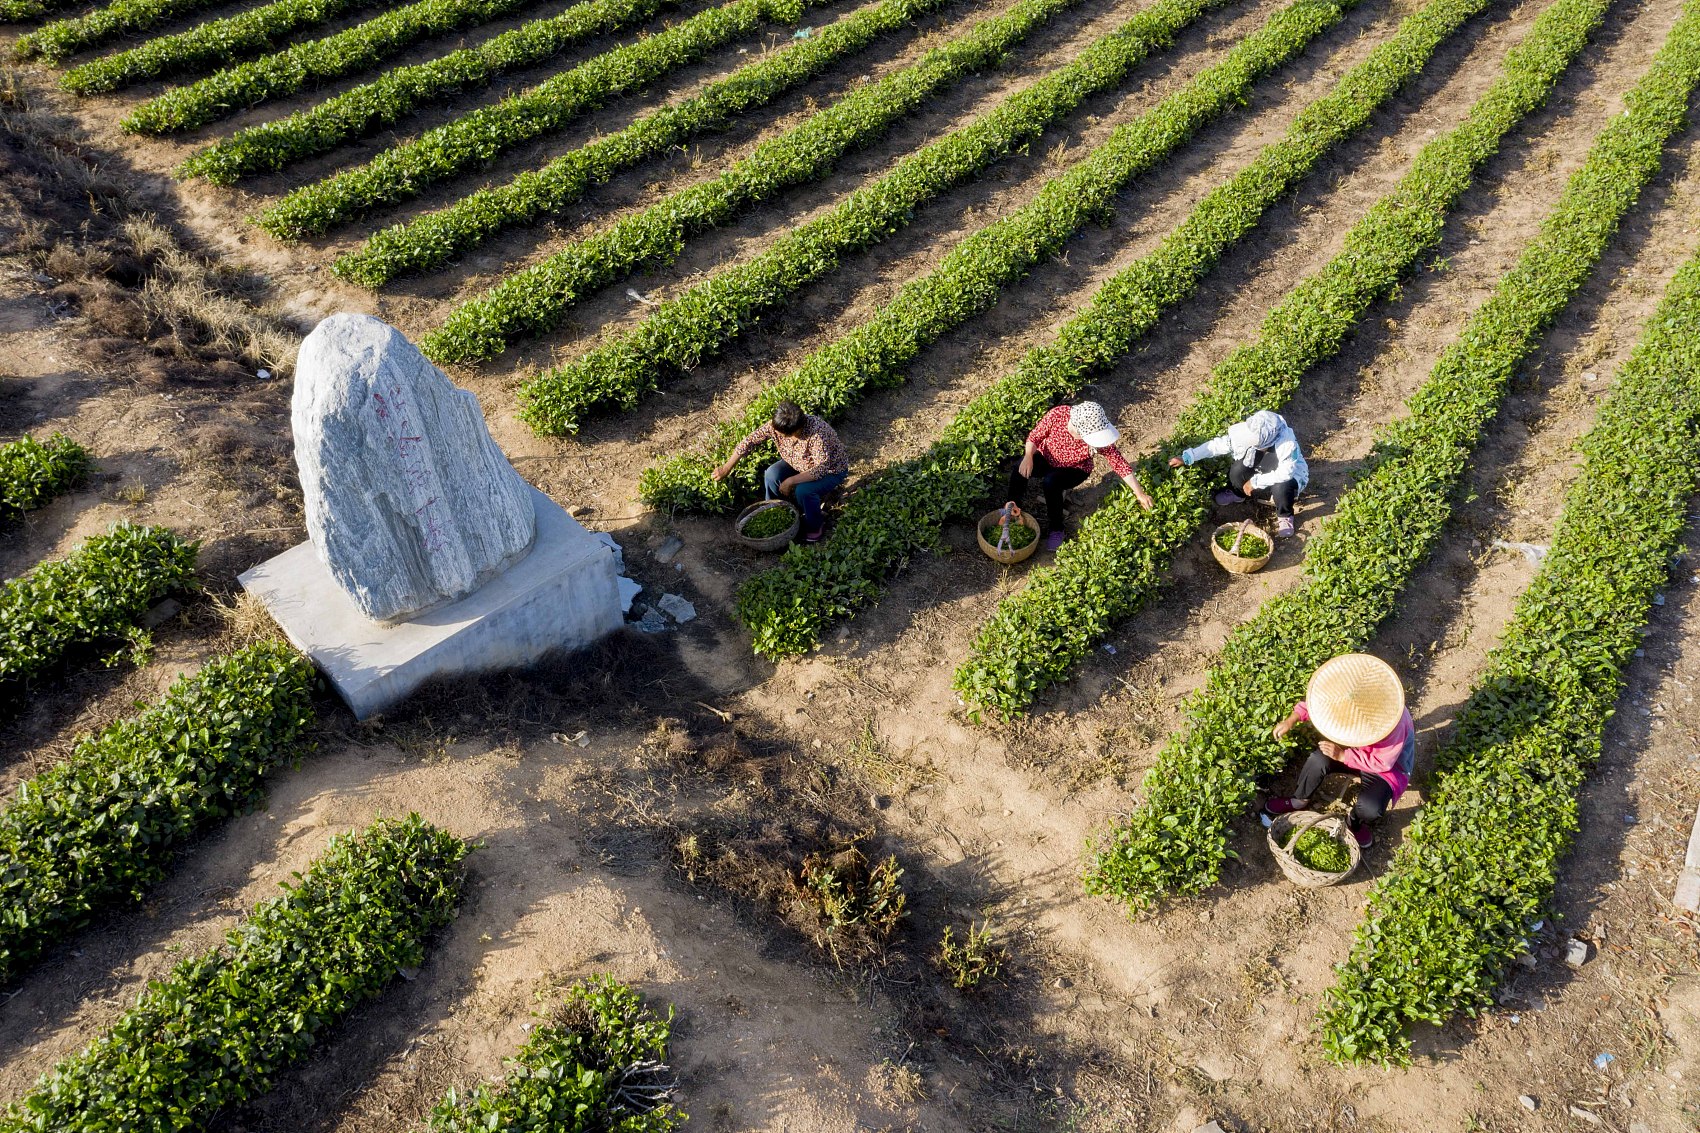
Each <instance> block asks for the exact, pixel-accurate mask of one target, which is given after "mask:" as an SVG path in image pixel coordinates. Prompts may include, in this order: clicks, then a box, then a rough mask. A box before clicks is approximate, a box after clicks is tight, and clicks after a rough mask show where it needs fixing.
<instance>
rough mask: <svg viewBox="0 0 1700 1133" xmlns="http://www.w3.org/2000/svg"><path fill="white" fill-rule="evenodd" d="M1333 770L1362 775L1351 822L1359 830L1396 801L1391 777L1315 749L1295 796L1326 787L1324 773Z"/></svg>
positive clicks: (1302, 773) (1311, 792)
mask: <svg viewBox="0 0 1700 1133" xmlns="http://www.w3.org/2000/svg"><path fill="white" fill-rule="evenodd" d="M1331 771H1343V772H1345V773H1346V774H1348V775H1351V774H1355V775H1357V777H1358V801H1357V802H1356V803H1354V804H1353V805H1352V817H1351V819H1350V820H1349V821H1348V822H1347V825H1349V826H1350V827H1351V828H1352V829H1353V830H1356V829H1357V828H1358V827H1360V826H1362V825H1364V824H1365V823H1366V822H1378V821H1380V819H1381V816H1382V815H1384V814H1386V813H1387V808H1388V807H1389V806H1391V805H1392V803H1393V788H1392V787H1390V786H1388V785H1387V780H1386V779H1383V778H1382V777H1381V776H1379V775H1377V774H1375V773H1373V772H1370V771H1359V770H1357V769H1356V768H1354V767H1347V766H1346V765H1345V764H1344V763H1341V762H1340V761H1339V760H1338V759H1329V758H1328V757H1327V756H1326V755H1323V754H1322V753H1321V752H1320V751H1313V752H1311V753H1310V758H1309V759H1307V760H1305V765H1304V767H1303V769H1301V770H1300V771H1299V781H1298V784H1297V785H1296V786H1294V787H1293V797H1294V798H1295V799H1308V798H1310V797H1311V796H1312V795H1314V794H1316V789H1317V788H1318V787H1320V786H1322V778H1323V776H1325V775H1327V774H1328V773H1329V772H1331Z"/></svg>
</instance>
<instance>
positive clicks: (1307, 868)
mask: <svg viewBox="0 0 1700 1133" xmlns="http://www.w3.org/2000/svg"><path fill="white" fill-rule="evenodd" d="M1265 836H1266V837H1267V839H1268V842H1269V852H1270V853H1272V854H1274V855H1275V861H1276V863H1277V864H1279V865H1280V867H1281V872H1282V873H1284V874H1286V875H1287V880H1288V881H1291V882H1292V883H1293V884H1294V885H1299V886H1303V887H1304V888H1306V889H1321V888H1323V887H1325V886H1329V885H1334V884H1337V883H1339V882H1341V881H1344V880H1345V879H1346V878H1347V877H1349V876H1350V875H1351V872H1352V871H1353V870H1354V869H1357V868H1358V862H1359V861H1361V860H1362V858H1363V851H1362V850H1361V849H1359V848H1358V840H1357V839H1356V838H1354V837H1353V836H1352V831H1351V828H1350V827H1348V826H1347V825H1346V818H1345V816H1344V815H1341V814H1322V813H1319V812H1317V811H1314V810H1298V811H1293V812H1292V813H1290V814H1282V815H1277V816H1276V817H1275V818H1274V819H1273V820H1272V821H1271V822H1270V824H1269V829H1268V831H1267V832H1266V835H1265Z"/></svg>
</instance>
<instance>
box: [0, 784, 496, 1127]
mask: <svg viewBox="0 0 1700 1133" xmlns="http://www.w3.org/2000/svg"><path fill="white" fill-rule="evenodd" d="M469 851H470V847H469V846H468V845H467V844H466V843H465V842H463V841H461V840H460V839H459V838H456V837H455V836H453V835H452V834H447V833H445V832H443V831H441V830H439V829H437V828H436V827H434V826H431V825H430V824H429V823H427V822H425V821H424V820H422V819H421V818H420V817H419V816H418V815H409V816H408V817H407V818H405V819H400V820H390V819H379V820H378V821H377V822H375V823H373V824H372V825H371V826H370V827H368V828H367V829H366V830H365V831H364V832H363V833H361V834H359V835H357V836H343V837H339V838H337V839H335V840H334V841H333V842H332V843H331V845H330V847H329V848H328V849H327V850H326V851H325V853H324V855H323V856H321V857H320V858H319V859H318V861H317V862H315V863H314V864H313V867H312V868H311V869H309V870H308V871H307V872H306V874H304V875H301V876H300V877H299V878H298V879H297V881H296V884H295V885H293V886H285V889H286V890H287V892H286V893H285V895H284V896H282V897H279V898H277V899H276V900H273V901H269V902H267V903H265V904H263V905H261V906H259V907H258V908H257V909H255V910H254V912H253V914H252V915H251V916H249V917H248V918H247V920H245V921H243V922H242V924H240V925H238V926H237V927H236V928H234V929H232V930H231V931H230V934H229V935H228V936H227V937H226V938H225V943H224V946H223V947H216V948H212V949H210V950H208V951H206V952H203V953H201V954H200V955H197V956H191V957H189V958H188V959H185V960H182V961H180V962H179V963H178V964H177V965H176V966H175V967H174V968H172V970H171V973H170V975H168V976H167V977H166V978H165V979H163V980H155V981H152V982H150V983H149V984H148V987H147V990H146V991H144V992H143V993H142V995H141V998H140V999H139V1000H138V1001H137V1003H136V1006H135V1007H133V1008H131V1009H130V1010H129V1011H127V1012H125V1013H124V1015H123V1016H122V1017H120V1018H119V1020H118V1021H117V1022H116V1023H114V1024H113V1026H112V1029H111V1030H109V1031H107V1032H106V1033H105V1034H104V1035H102V1036H101V1037H100V1038H98V1039H96V1040H95V1041H94V1042H92V1043H90V1044H89V1046H88V1047H87V1048H86V1049H85V1050H83V1051H82V1053H80V1054H76V1055H72V1056H71V1057H70V1058H67V1059H65V1060H64V1061H63V1062H61V1063H59V1065H58V1066H57V1067H55V1068H54V1070H53V1071H52V1073H50V1074H48V1075H45V1076H44V1077H43V1078H42V1079H41V1081H40V1082H39V1083H38V1084H37V1085H36V1087H35V1089H34V1090H32V1091H31V1092H30V1093H28V1094H26V1095H24V1097H22V1098H21V1099H19V1100H18V1101H16V1102H14V1103H12V1105H11V1106H10V1107H9V1108H8V1109H7V1110H6V1111H5V1112H4V1113H3V1114H0V1133H37V1131H40V1130H49V1129H52V1130H71V1129H76V1130H113V1131H115V1133H116V1131H118V1130H123V1131H124V1133H176V1131H178V1130H182V1129H193V1128H202V1127H204V1126H205V1125H206V1123H207V1122H208V1121H209V1120H210V1119H211V1118H212V1117H213V1115H215V1114H216V1113H218V1112H219V1111H220V1110H221V1109H223V1108H225V1107H226V1106H229V1105H232V1104H235V1103H238V1102H242V1101H245V1100H247V1099H248V1098H251V1097H254V1096H255V1095H256V1094H260V1093H263V1092H265V1090H266V1089H268V1088H269V1087H270V1085H271V1082H272V1079H273V1076H274V1075H276V1074H277V1073H278V1072H279V1071H281V1070H283V1069H284V1068H285V1067H287V1066H289V1065H290V1064H292V1063H294V1062H297V1061H299V1060H300V1059H301V1058H302V1057H303V1056H305V1055H306V1053H307V1052H308V1051H309V1050H310V1049H311V1048H312V1047H313V1045H314V1044H315V1043H316V1042H317V1041H318V1039H319V1036H320V1034H322V1033H323V1032H324V1030H325V1029H326V1028H327V1027H329V1026H331V1025H332V1024H334V1023H336V1022H337V1021H338V1020H340V1019H342V1018H343V1016H345V1015H347V1014H348V1012H349V1011H351V1010H352V1009H353V1008H355V1007H356V1006H358V1005H359V1004H361V1003H363V1002H365V1001H367V1000H369V999H372V998H373V997H375V996H376V995H377V994H378V993H379V992H381V991H382V990H383V989H384V988H385V987H386V986H387V985H388V984H389V983H390V982H391V981H393V980H394V979H395V978H396V974H397V973H398V972H399V971H401V970H402V969H403V968H415V967H418V966H419V965H420V964H421V963H423V962H424V959H425V942H426V938H427V937H428V936H429V935H430V933H431V932H432V930H434V929H437V928H439V927H441V926H442V925H445V924H447V923H448V922H449V921H450V920H452V919H453V918H454V915H455V907H456V905H457V904H458V902H459V900H460V890H461V880H462V876H461V875H462V867H461V862H462V859H464V858H465V857H466V855H467V853H468V852H469Z"/></svg>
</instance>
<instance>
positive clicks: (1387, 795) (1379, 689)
mask: <svg viewBox="0 0 1700 1133" xmlns="http://www.w3.org/2000/svg"><path fill="white" fill-rule="evenodd" d="M1306 720H1308V721H1310V724H1311V726H1312V727H1314V728H1315V729H1316V730H1317V732H1318V733H1320V734H1321V736H1322V740H1321V742H1320V743H1318V744H1317V750H1315V751H1313V752H1311V753H1310V758H1308V759H1306V760H1305V765H1304V767H1303V768H1302V769H1301V770H1300V771H1299V781H1298V783H1297V784H1296V785H1295V786H1294V787H1293V795H1292V797H1290V798H1279V797H1276V798H1271V799H1270V800H1269V801H1268V802H1266V803H1264V804H1263V813H1264V814H1265V815H1267V816H1270V817H1273V816H1275V815H1278V814H1289V813H1291V812H1293V811H1295V810H1304V809H1306V808H1307V807H1308V806H1309V805H1310V797H1311V796H1312V795H1314V794H1315V793H1316V789H1317V788H1318V787H1320V786H1321V785H1322V779H1323V776H1325V775H1327V774H1328V773H1329V772H1330V771H1355V772H1357V775H1358V798H1357V802H1356V803H1355V804H1353V806H1352V813H1351V814H1350V815H1349V816H1348V817H1347V819H1346V825H1347V826H1348V827H1350V828H1351V831H1352V836H1353V837H1355V838H1356V839H1357V840H1358V845H1359V846H1361V847H1363V848H1364V849H1366V850H1367V849H1369V847H1370V846H1372V845H1374V843H1375V834H1374V833H1373V832H1372V831H1371V829H1370V827H1371V826H1373V825H1374V824H1375V823H1377V822H1379V821H1381V817H1382V816H1383V815H1384V814H1386V813H1387V810H1388V808H1389V807H1391V806H1392V805H1393V804H1394V803H1395V802H1397V801H1399V796H1400V795H1402V794H1404V793H1405V788H1406V787H1408V786H1410V783H1411V769H1412V767H1413V765H1414V762H1415V759H1416V754H1417V729H1416V726H1415V725H1414V724H1412V723H1411V713H1410V710H1409V709H1408V708H1406V707H1405V689H1404V686H1403V685H1401V684H1400V683H1399V674H1398V673H1396V672H1394V671H1393V666H1391V665H1389V664H1388V663H1387V662H1386V661H1383V660H1382V659H1381V658H1379V657H1371V656H1370V655H1369V654H1367V653H1343V654H1341V655H1340V656H1338V657H1335V658H1332V659H1330V660H1328V661H1324V662H1323V663H1322V665H1321V666H1320V667H1319V668H1318V669H1317V670H1316V672H1314V673H1312V674H1311V677H1310V684H1309V686H1308V687H1307V688H1306V689H1305V698H1304V699H1303V700H1301V701H1299V702H1298V703H1297V704H1295V705H1293V710H1292V711H1291V712H1290V713H1288V714H1287V718H1286V719H1285V720H1282V721H1281V722H1280V723H1279V724H1276V725H1275V738H1276V739H1278V740H1280V739H1285V738H1286V736H1287V733H1288V732H1290V731H1292V730H1293V727H1294V725H1296V724H1299V723H1300V722H1302V721H1306Z"/></svg>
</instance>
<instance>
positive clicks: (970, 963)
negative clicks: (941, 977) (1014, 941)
mask: <svg viewBox="0 0 1700 1133" xmlns="http://www.w3.org/2000/svg"><path fill="white" fill-rule="evenodd" d="M933 960H934V962H935V963H937V964H938V966H939V970H940V971H942V972H944V974H945V975H946V976H948V977H949V978H950V986H951V987H954V988H955V989H956V990H957V991H973V990H975V989H976V988H978V987H979V986H980V985H981V984H982V983H984V982H985V981H986V980H995V979H997V978H998V973H999V972H1001V971H1002V970H1003V966H1004V964H1005V963H1006V962H1007V961H1008V960H1009V953H1008V952H1007V951H1005V950H1004V948H1003V946H1002V945H1000V944H998V943H996V942H995V941H993V940H992V929H991V925H989V924H987V923H986V922H984V921H982V922H980V923H979V924H975V923H974V922H972V921H970V922H969V923H968V935H967V937H966V938H965V939H964V940H963V941H962V942H961V943H960V944H958V943H957V941H956V932H955V930H954V929H952V928H951V926H949V925H945V926H944V935H943V936H942V937H940V938H939V950H938V954H937V955H936V956H934V957H933Z"/></svg>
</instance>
